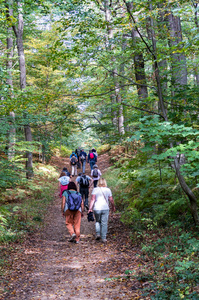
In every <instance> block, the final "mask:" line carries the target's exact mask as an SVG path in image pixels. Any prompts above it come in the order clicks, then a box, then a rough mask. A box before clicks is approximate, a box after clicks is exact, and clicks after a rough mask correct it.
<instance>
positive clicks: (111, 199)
mask: <svg viewBox="0 0 199 300" xmlns="http://www.w3.org/2000/svg"><path fill="white" fill-rule="evenodd" d="M108 200H109V201H110V202H111V209H112V211H113V212H115V211H116V209H115V203H114V200H113V197H112V196H109V197H108Z"/></svg>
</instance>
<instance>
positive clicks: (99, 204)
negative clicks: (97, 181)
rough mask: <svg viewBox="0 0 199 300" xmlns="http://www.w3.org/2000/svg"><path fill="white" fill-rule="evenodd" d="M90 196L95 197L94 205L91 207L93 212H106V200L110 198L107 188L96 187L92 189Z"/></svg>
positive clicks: (107, 207)
mask: <svg viewBox="0 0 199 300" xmlns="http://www.w3.org/2000/svg"><path fill="white" fill-rule="evenodd" d="M102 192H103V193H102ZM92 195H95V203H94V206H93V210H108V209H109V205H108V202H109V200H108V198H109V197H111V196H112V193H111V190H110V189H109V188H107V187H96V188H94V189H93V191H92ZM105 198H106V199H105Z"/></svg>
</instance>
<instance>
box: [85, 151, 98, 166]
mask: <svg viewBox="0 0 199 300" xmlns="http://www.w3.org/2000/svg"><path fill="white" fill-rule="evenodd" d="M87 161H88V163H90V168H91V171H92V169H93V166H94V164H95V163H96V162H97V156H96V155H95V154H94V153H93V152H92V151H91V150H89V154H88V159H87Z"/></svg>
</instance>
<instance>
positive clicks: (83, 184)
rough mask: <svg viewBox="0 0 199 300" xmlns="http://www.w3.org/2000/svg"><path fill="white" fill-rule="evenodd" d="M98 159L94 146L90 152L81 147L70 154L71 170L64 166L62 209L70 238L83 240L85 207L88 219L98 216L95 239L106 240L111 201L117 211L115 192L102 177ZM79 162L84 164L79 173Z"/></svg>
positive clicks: (61, 195) (71, 240) (60, 178)
mask: <svg viewBox="0 0 199 300" xmlns="http://www.w3.org/2000/svg"><path fill="white" fill-rule="evenodd" d="M73 161H74V162H75V164H74V163H73ZM86 162H87V163H89V164H90V169H91V175H90V176H88V175H86V174H85V168H86ZM96 162H97V152H96V150H95V149H92V150H89V154H88V155H87V153H86V152H85V151H84V149H81V148H78V149H76V150H75V151H74V152H72V154H71V155H70V164H71V174H70V172H69V171H68V169H67V168H66V167H64V168H63V170H62V172H61V174H60V177H59V179H58V180H59V189H60V197H61V198H62V202H61V211H62V214H63V216H64V217H65V222H66V227H67V229H68V232H69V234H70V238H69V242H74V243H76V244H78V243H79V241H80V227H81V218H82V217H83V216H84V210H85V209H86V210H87V218H88V221H94V216H95V231H96V240H101V241H102V242H103V243H106V242H107V239H106V235H107V227H108V217H109V202H110V204H111V208H112V210H113V212H115V204H114V200H113V197H112V192H111V190H110V189H109V188H108V187H107V183H106V180H105V179H104V178H101V176H102V173H101V171H100V170H99V169H98V166H97V164H96ZM78 164H79V165H78ZM75 166H76V167H75ZM77 166H78V167H79V168H80V167H82V172H80V173H79V174H78V176H77ZM74 176H77V178H76V180H75V182H74V181H73V179H72V177H74ZM92 185H93V190H92V193H91V200H90V205H89V203H88V197H89V189H90V187H91V186H92ZM78 190H79V192H78ZM93 213H94V216H93Z"/></svg>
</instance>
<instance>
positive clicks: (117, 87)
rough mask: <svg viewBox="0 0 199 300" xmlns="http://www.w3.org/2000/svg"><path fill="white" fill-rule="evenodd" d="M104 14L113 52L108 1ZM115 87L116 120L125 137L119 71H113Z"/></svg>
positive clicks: (106, 1) (109, 46) (110, 48)
mask: <svg viewBox="0 0 199 300" xmlns="http://www.w3.org/2000/svg"><path fill="white" fill-rule="evenodd" d="M104 13H105V20H106V23H107V46H108V47H107V49H108V50H109V51H110V52H111V51H113V45H112V44H110V42H111V40H112V39H113V29H112V26H111V12H110V3H109V1H108V0H105V1H104ZM112 61H113V64H114V62H115V58H114V57H113V59H112ZM112 76H113V80H114V85H115V95H111V100H113V99H114V98H115V100H116V103H117V104H118V108H117V113H116V119H117V126H118V133H119V134H120V135H123V134H124V133H125V130H124V114H123V105H122V97H121V91H120V85H119V80H118V78H117V69H113V72H112Z"/></svg>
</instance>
